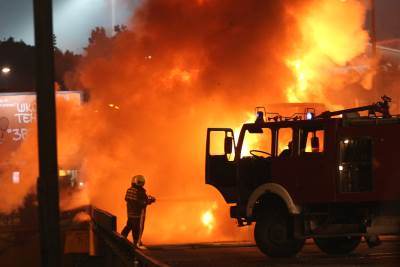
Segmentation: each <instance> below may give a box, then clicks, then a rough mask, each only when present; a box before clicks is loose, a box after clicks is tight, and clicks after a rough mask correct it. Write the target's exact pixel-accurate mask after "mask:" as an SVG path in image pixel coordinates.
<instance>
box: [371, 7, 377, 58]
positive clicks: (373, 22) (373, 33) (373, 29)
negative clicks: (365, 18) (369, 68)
mask: <svg viewBox="0 0 400 267" xmlns="http://www.w3.org/2000/svg"><path fill="white" fill-rule="evenodd" d="M370 4H371V33H370V34H371V36H370V38H371V45H372V56H373V58H375V56H376V15H375V0H370Z"/></svg>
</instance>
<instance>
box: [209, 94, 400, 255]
mask: <svg viewBox="0 0 400 267" xmlns="http://www.w3.org/2000/svg"><path fill="white" fill-rule="evenodd" d="M389 100H390V99H389V98H387V97H383V101H382V102H377V103H375V104H372V105H370V106H365V107H359V108H353V109H348V110H341V111H336V112H328V111H327V112H324V113H322V114H320V115H319V116H315V115H314V114H313V113H312V112H311V111H310V110H308V111H306V112H305V113H304V114H297V115H295V116H292V117H290V118H284V117H282V116H280V115H276V114H275V115H274V116H273V117H270V118H266V115H267V114H266V113H265V111H260V110H258V111H257V118H256V121H255V122H254V123H246V124H244V125H243V127H242V128H241V130H240V133H239V136H238V139H237V141H236V140H235V137H234V132H233V130H232V129H229V128H209V129H208V130H207V142H206V183H207V184H210V185H212V186H214V187H215V188H216V189H217V190H218V191H219V192H220V193H221V194H222V196H223V197H224V199H225V201H226V202H227V203H228V204H230V205H231V206H230V211H231V212H230V213H231V217H232V218H235V219H237V221H238V225H239V226H244V225H250V224H252V223H253V222H254V223H255V228H254V238H255V242H256V244H257V246H258V248H259V249H260V250H261V251H262V252H263V253H265V254H266V255H268V256H271V257H287V256H293V255H295V254H297V253H298V252H299V251H300V250H301V249H302V247H303V244H304V241H305V239H307V238H313V239H314V241H315V243H316V245H317V246H318V247H319V248H320V249H321V250H322V251H324V252H326V253H328V254H347V253H350V252H351V251H353V250H354V249H355V248H356V247H357V246H358V244H359V243H360V241H361V238H362V237H364V238H365V240H366V241H367V244H368V245H370V246H374V245H377V244H379V243H380V240H379V235H385V234H387V235H397V234H399V233H400V166H398V165H397V164H396V163H397V161H398V158H400V157H399V156H400V138H399V134H400V117H398V116H392V115H390V114H389V105H388V102H389ZM364 111H366V112H368V114H367V115H366V116H362V115H361V114H360V112H364ZM339 115H341V117H338V116H339Z"/></svg>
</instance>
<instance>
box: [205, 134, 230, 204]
mask: <svg viewBox="0 0 400 267" xmlns="http://www.w3.org/2000/svg"><path fill="white" fill-rule="evenodd" d="M234 153H235V141H234V136H233V130H232V129H229V128H209V129H207V141H206V183H207V184H210V185H213V186H214V187H216V188H217V189H218V190H219V191H220V192H221V194H222V195H223V196H224V198H225V200H227V201H228V202H229V201H233V200H234V199H235V198H236V196H235V194H234V191H235V189H236V187H235V186H236V164H235V162H234V156H235V155H234Z"/></svg>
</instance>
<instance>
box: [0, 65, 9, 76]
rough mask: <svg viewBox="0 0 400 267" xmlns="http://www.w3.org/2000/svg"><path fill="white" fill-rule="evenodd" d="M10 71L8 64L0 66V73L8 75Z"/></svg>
mask: <svg viewBox="0 0 400 267" xmlns="http://www.w3.org/2000/svg"><path fill="white" fill-rule="evenodd" d="M10 72H11V68H10V67H8V66H4V67H2V68H1V74H2V75H4V76H7V75H9V74H10Z"/></svg>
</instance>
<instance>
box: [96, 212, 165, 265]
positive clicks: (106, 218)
mask: <svg viewBox="0 0 400 267" xmlns="http://www.w3.org/2000/svg"><path fill="white" fill-rule="evenodd" d="M92 224H93V229H94V231H95V233H96V235H97V237H98V238H100V239H101V241H102V242H103V244H104V245H105V247H106V248H107V249H106V250H103V254H105V255H104V256H105V258H106V259H105V261H106V266H108V263H109V265H110V266H148V267H168V265H166V264H164V263H162V262H160V261H158V260H156V259H154V258H152V257H150V256H148V255H145V254H144V253H143V252H142V251H140V250H138V249H135V247H134V245H133V243H132V242H130V241H129V240H128V239H126V238H125V237H123V236H122V235H120V234H119V233H117V232H116V228H117V227H116V226H117V218H116V216H114V215H112V214H110V213H108V212H107V211H104V210H101V209H98V208H93V211H92ZM110 252H111V254H110Z"/></svg>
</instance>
